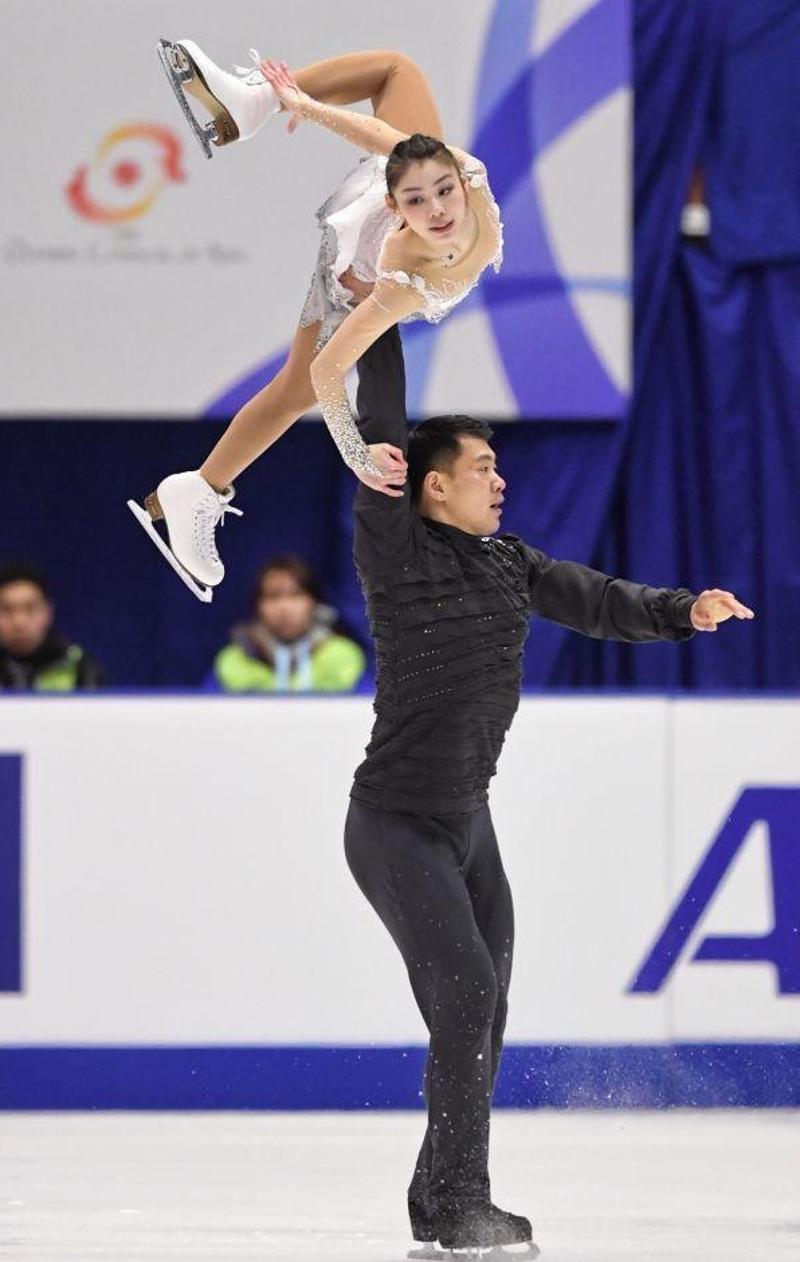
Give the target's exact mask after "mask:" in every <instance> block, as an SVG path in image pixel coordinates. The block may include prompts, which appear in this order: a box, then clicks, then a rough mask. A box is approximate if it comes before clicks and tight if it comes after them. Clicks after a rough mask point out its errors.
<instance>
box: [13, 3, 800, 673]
mask: <svg viewBox="0 0 800 1262" xmlns="http://www.w3.org/2000/svg"><path fill="white" fill-rule="evenodd" d="M633 53H634V81H635V111H636V112H635V163H634V165H635V172H634V174H635V190H634V195H635V392H634V399H633V403H632V407H631V412H630V415H629V417H628V418H627V420H626V421H625V422H622V423H614V422H600V421H598V422H596V423H580V424H577V423H575V422H574V421H572V422H569V423H566V424H559V423H558V420H557V419H554V420H553V421H552V422H548V423H541V422H537V423H536V424H530V425H525V424H514V425H507V426H504V427H503V426H501V427H498V433H497V447H498V451H499V456H500V462H501V466H502V469H503V472H504V473H505V475H506V476H507V478H508V480H509V498H508V513H507V515H506V518H505V520H504V528H505V529H508V530H511V531H515V532H517V533H519V534H522V535H523V536H524V537H525V538H527V539H528V540H530V541H531V542H532V543H534V544H536V545H538V546H540V547H543V548H545V549H546V550H547V551H549V552H551V553H552V554H553V555H555V556H560V557H570V558H573V559H576V560H581V561H585V562H587V563H590V564H595V565H597V566H598V567H599V568H601V569H605V570H607V571H609V572H613V573H619V574H624V575H626V576H627V577H630V578H636V579H641V580H645V581H648V582H652V583H655V584H675V585H678V584H685V585H688V586H690V587H692V588H694V589H696V590H699V589H701V588H702V587H705V586H721V587H729V588H731V589H733V590H734V591H736V592H737V593H738V594H739V595H740V596H741V597H742V598H743V599H744V600H746V601H747V602H748V603H750V604H752V605H753V606H754V607H755V609H756V611H757V615H758V617H757V620H756V621H755V622H754V623H752V624H746V625H745V624H736V625H728V626H726V627H723V628H722V629H721V630H720V631H719V632H718V633H717V634H716V635H714V636H709V635H702V636H697V637H696V638H695V639H694V641H693V642H692V643H691V644H689V645H687V646H682V647H680V648H676V647H673V646H666V645H665V646H662V645H658V646H646V647H638V648H631V647H629V646H619V645H607V644H598V643H594V642H592V641H587V640H582V639H581V638H580V637H577V636H575V635H571V634H568V633H566V632H562V631H561V630H560V629H558V628H555V627H551V626H549V625H547V624H545V623H538V624H536V625H535V626H534V630H533V635H532V637H531V640H530V642H529V650H528V654H527V658H526V668H525V682H526V684H528V685H530V686H556V687H573V686H575V687H591V688H598V687H611V688H620V687H625V688H627V687H634V688H646V689H661V688H673V687H678V688H687V689H697V690H716V689H726V690H740V689H763V688H770V689H794V688H796V687H797V686H798V684H800V665H799V664H798V658H799V656H800V655H798V653H797V652H796V649H795V640H796V637H797V632H796V630H795V628H796V626H797V625H798V620H799V619H800V513H799V512H798V508H797V488H798V485H799V483H800V477H799V476H798V475H800V455H799V454H798V452H799V450H800V444H799V443H798V438H799V437H800V421H798V417H799V416H800V338H799V337H798V330H800V76H798V75H797V73H796V67H797V65H798V64H800V11H798V7H797V5H796V3H794V2H793V0H792V2H790V0H759V3H758V4H757V5H756V4H753V3H752V0H637V3H636V4H635V6H634V29H633ZM485 156H486V157H487V160H488V161H489V166H490V168H491V155H488V154H487V155H485ZM698 164H700V165H702V168H703V170H704V172H705V175H706V183H707V190H708V198H709V203H710V209H711V216H712V235H711V241H710V244H709V245H697V244H692V243H689V242H687V241H685V240H683V239H682V238H681V236H680V230H679V226H680V215H681V208H682V206H683V203H684V201H685V196H686V192H687V189H688V185H689V181H690V177H691V173H692V171H693V169H694V168H695V167H696V166H697V165H698ZM218 428H219V427H217V426H215V425H214V424H212V423H211V422H200V423H186V422H172V423H169V422H158V421H153V420H150V421H148V422H146V423H145V422H114V423H99V422H80V421H76V420H61V421H41V420H35V421H34V420H31V421H19V422H13V421H9V422H7V423H2V424H0V502H1V503H2V508H0V522H1V523H2V524H1V526H0V560H1V559H3V558H7V557H11V556H19V555H26V556H30V557H35V558H37V559H38V560H40V561H41V562H42V563H43V564H44V565H45V566H46V567H47V569H48V570H49V571H50V573H51V575H52V577H53V583H54V589H55V595H56V598H57V603H58V609H59V621H60V623H61V624H62V626H63V627H64V628H65V629H66V630H67V631H68V632H69V633H70V634H71V635H73V636H74V637H76V638H77V639H79V640H80V641H81V642H82V643H84V644H85V645H86V646H87V648H89V649H90V650H91V651H93V652H94V653H95V654H96V655H97V656H98V657H99V658H100V659H101V660H102V661H103V662H104V664H105V665H106V667H107V670H108V674H109V680H110V682H111V683H113V684H115V685H118V686H122V687H126V686H131V687H136V686H148V685H151V686H152V685H155V686H173V685H174V686H192V685H194V684H196V683H197V682H198V681H199V680H201V679H202V678H203V677H204V676H205V674H206V672H207V670H208V666H209V664H210V661H211V659H212V657H213V654H214V651H215V650H216V648H218V647H219V646H220V645H221V644H222V643H223V642H224V641H225V638H226V635H227V631H228V628H229V627H230V626H231V625H232V624H233V623H234V622H235V621H237V620H238V619H239V618H240V617H241V616H242V615H243V613H244V612H245V610H246V607H247V602H248V599H249V586H250V582H251V577H252V574H253V572H254V570H255V569H256V567H257V565H258V564H259V563H260V562H261V561H262V560H263V559H264V558H265V557H267V556H269V555H270V554H271V553H274V552H276V551H285V550H288V549H293V550H296V551H298V552H300V553H301V554H303V555H304V556H306V557H308V559H309V560H311V562H312V563H313V564H315V565H316V566H317V567H319V569H320V570H321V571H322V572H323V573H324V575H325V578H326V587H327V594H328V596H329V598H330V599H331V600H332V601H333V602H334V603H335V604H336V605H337V606H338V607H339V609H340V610H341V612H342V613H343V615H344V617H345V619H346V620H347V621H348V622H349V623H350V625H351V627H352V628H353V630H354V631H355V632H356V634H357V635H359V636H360V637H362V638H363V639H364V640H365V641H366V628H365V623H364V618H363V609H362V601H361V596H360V593H359V591H358V588H357V586H356V584H355V579H354V575H353V570H352V564H351V561H350V555H349V553H350V505H351V501H352V494H353V483H352V479H351V478H350V476H349V475H348V474H347V473H346V472H345V471H344V470H343V469H342V467H341V465H340V463H339V458H338V455H337V454H336V452H335V450H334V448H333V446H332V444H331V443H330V440H329V439H328V437H327V434H326V433H325V432H323V430H322V427H321V426H320V425H318V424H314V423H309V424H302V425H298V426H296V427H295V428H294V430H293V431H292V432H291V433H290V434H289V435H288V436H287V437H286V438H285V439H283V440H282V441H281V442H280V443H279V444H278V445H277V446H276V447H275V448H274V449H273V451H272V452H271V453H270V455H269V457H268V459H266V460H263V461H261V462H259V463H258V464H257V465H256V466H255V467H254V468H253V469H251V470H249V471H248V472H247V473H246V474H245V475H244V476H243V477H242V478H241V480H240V484H239V493H240V495H239V500H240V502H241V503H242V505H243V506H244V508H245V509H246V511H247V517H246V519H245V521H244V522H242V523H238V522H234V523H232V524H231V525H229V526H228V527H227V528H226V530H225V533H224V535H223V539H222V545H223V552H224V554H225V558H226V562H227V563H228V569H229V577H228V579H226V582H225V584H224V585H223V587H222V589H221V590H220V591H219V593H218V594H217V596H216V597H215V600H214V603H213V604H212V605H211V606H210V607H204V606H201V605H199V604H198V603H197V602H195V601H194V600H193V598H192V597H191V596H190V595H189V593H188V592H187V591H186V590H185V589H184V588H183V587H182V585H181V584H179V583H178V582H177V580H176V579H175V578H174V576H173V575H172V574H171V572H170V571H168V570H167V568H166V566H164V565H163V563H161V562H160V561H159V560H158V558H157V557H156V554H155V552H154V551H153V549H152V548H151V546H150V545H149V544H148V543H147V542H146V540H145V539H144V536H142V535H141V533H140V532H139V531H138V529H137V528H136V526H135V524H134V523H133V520H132V518H130V516H129V514H128V513H127V510H126V509H125V507H124V502H125V500H126V499H127V498H128V497H129V496H131V495H134V496H137V497H141V496H142V495H143V494H144V493H146V492H147V491H148V490H150V489H151V486H152V485H153V484H154V483H155V482H156V481H157V480H158V478H159V477H160V476H163V474H164V472H165V471H168V470H171V469H178V468H187V467H196V465H197V464H198V463H199V462H200V460H201V459H202V456H203V454H204V452H205V451H206V450H207V448H208V446H209V444H210V442H211V440H212V439H213V437H214V436H215V433H216V430H217V429H218Z"/></svg>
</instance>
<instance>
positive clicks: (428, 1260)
mask: <svg viewBox="0 0 800 1262" xmlns="http://www.w3.org/2000/svg"><path fill="white" fill-rule="evenodd" d="M449 1256H450V1253H449V1251H448V1252H447V1253H443V1252H442V1250H441V1249H437V1248H436V1245H435V1244H422V1245H420V1247H419V1248H418V1249H409V1251H408V1253H407V1254H406V1257H407V1258H411V1259H412V1262H435V1260H436V1259H439V1258H449Z"/></svg>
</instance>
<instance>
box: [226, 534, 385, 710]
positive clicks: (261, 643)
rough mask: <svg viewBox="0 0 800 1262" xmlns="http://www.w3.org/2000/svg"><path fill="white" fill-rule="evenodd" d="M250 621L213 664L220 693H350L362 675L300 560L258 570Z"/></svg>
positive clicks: (356, 650)
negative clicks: (220, 689)
mask: <svg viewBox="0 0 800 1262" xmlns="http://www.w3.org/2000/svg"><path fill="white" fill-rule="evenodd" d="M253 615H254V616H253V618H252V620H251V621H250V622H246V623H243V624H242V625H240V626H237V627H235V628H234V630H233V634H232V636H231V643H230V644H228V645H227V646H226V647H225V648H224V649H222V650H221V651H220V652H219V653H218V654H217V656H216V658H215V659H214V677H215V680H216V683H217V685H218V686H219V687H221V688H222V690H223V691H224V692H350V691H352V689H353V688H355V686H356V684H357V683H358V681H359V679H360V678H361V676H362V675H363V674H364V670H365V668H366V658H365V656H364V653H363V651H362V650H361V648H360V647H359V646H358V644H356V643H355V642H354V641H353V640H351V639H349V638H348V637H347V636H344V635H341V634H338V633H337V631H336V629H335V627H336V611H335V610H334V609H332V608H331V607H330V606H329V605H326V604H324V603H323V601H322V593H321V591H320V584H319V580H318V579H317V577H316V575H315V574H314V572H313V570H312V569H311V568H310V566H308V565H307V564H306V562H305V561H302V560H301V559H300V558H299V557H296V556H280V557H275V558H274V559H273V560H271V561H269V562H267V564H266V565H265V566H263V568H262V569H261V571H260V573H259V575H258V579H257V582H256V587H255V593H254V600H253Z"/></svg>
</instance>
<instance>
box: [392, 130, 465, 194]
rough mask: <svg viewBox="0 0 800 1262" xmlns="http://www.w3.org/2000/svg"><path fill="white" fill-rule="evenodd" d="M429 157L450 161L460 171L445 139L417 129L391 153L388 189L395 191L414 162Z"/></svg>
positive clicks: (422, 160)
mask: <svg viewBox="0 0 800 1262" xmlns="http://www.w3.org/2000/svg"><path fill="white" fill-rule="evenodd" d="M427 158H441V159H442V161H443V162H450V163H452V165H453V167H454V168H455V171H456V173H457V172H458V163H457V162H456V160H455V157H454V155H453V154H452V153H451V152H450V150H449V149H448V148H447V145H446V144H445V143H444V141H443V140H437V139H436V137H435V136H423V135H422V133H421V132H418V131H415V132H414V134H413V136H409V137H408V139H407V140H401V141H400V142H399V143H398V144H396V145H395V147H394V149H393V150H392V152H391V153H390V154H389V157H388V159H387V162H386V187H387V189H388V191H389V192H390V193H392V194H393V193H394V190H395V188H396V187H397V183H398V180H400V179H401V178H402V177H403V176H404V175H405V173H406V171H407V170H408V168H409V166H410V165H411V163H412V162H425V160H426V159H427Z"/></svg>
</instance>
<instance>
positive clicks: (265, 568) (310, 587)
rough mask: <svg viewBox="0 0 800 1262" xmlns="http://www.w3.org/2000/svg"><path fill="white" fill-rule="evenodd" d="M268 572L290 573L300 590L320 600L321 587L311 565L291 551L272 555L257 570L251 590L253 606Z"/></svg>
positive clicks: (258, 597) (259, 597)
mask: <svg viewBox="0 0 800 1262" xmlns="http://www.w3.org/2000/svg"><path fill="white" fill-rule="evenodd" d="M268 574H290V575H291V576H292V578H293V579H294V581H295V582H296V583H297V586H298V587H299V588H300V590H301V591H302V592H305V594H306V595H307V596H310V597H311V598H312V600H315V601H316V602H317V603H318V604H319V603H320V601H321V600H322V587H321V585H320V581H319V579H318V578H317V576H316V574H315V573H314V571H313V570H312V568H311V566H310V565H309V564H308V562H307V561H304V560H303V558H302V557H299V556H295V554H294V553H293V552H287V553H286V554H285V555H283V556H277V557H272V559H271V560H269V561H267V562H266V563H265V564H264V565H262V567H261V569H260V570H259V571H258V575H257V576H256V582H255V588H254V590H253V606H254V608H255V607H257V606H258V602H259V600H260V599H261V587H262V584H263V582H264V579H265V578H266V577H267V575H268Z"/></svg>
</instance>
